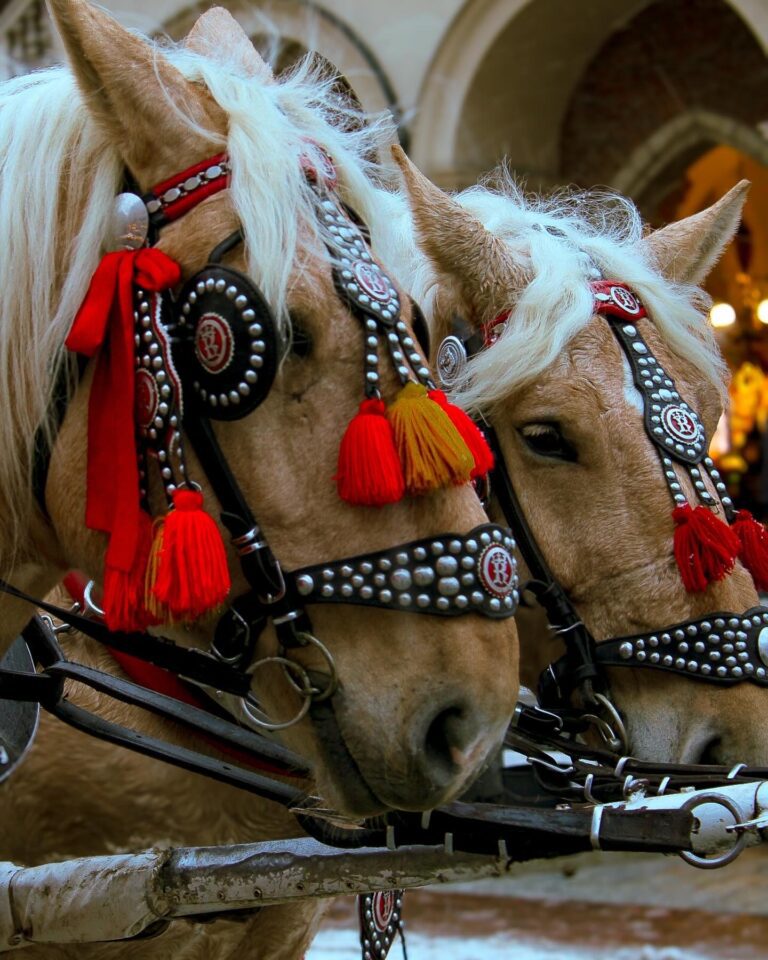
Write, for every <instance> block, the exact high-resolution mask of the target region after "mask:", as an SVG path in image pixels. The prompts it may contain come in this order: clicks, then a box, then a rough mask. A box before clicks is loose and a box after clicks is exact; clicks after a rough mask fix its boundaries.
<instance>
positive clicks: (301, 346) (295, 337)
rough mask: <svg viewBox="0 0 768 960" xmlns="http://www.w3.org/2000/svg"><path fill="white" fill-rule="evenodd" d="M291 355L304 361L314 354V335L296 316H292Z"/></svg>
mask: <svg viewBox="0 0 768 960" xmlns="http://www.w3.org/2000/svg"><path fill="white" fill-rule="evenodd" d="M291 353H292V354H293V355H294V356H296V357H300V358H301V359H302V360H303V359H304V358H305V357H308V356H309V355H310V353H312V335H311V334H310V333H308V332H307V329H306V327H304V326H302V323H301V320H300V318H299V317H297V316H296V315H295V314H291Z"/></svg>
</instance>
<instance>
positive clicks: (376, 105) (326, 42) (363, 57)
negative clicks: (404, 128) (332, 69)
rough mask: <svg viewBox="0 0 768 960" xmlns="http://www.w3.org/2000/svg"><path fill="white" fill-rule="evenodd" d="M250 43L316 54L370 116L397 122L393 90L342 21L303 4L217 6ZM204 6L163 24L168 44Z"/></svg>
mask: <svg viewBox="0 0 768 960" xmlns="http://www.w3.org/2000/svg"><path fill="white" fill-rule="evenodd" d="M220 2H221V4H222V6H225V7H226V8H227V9H228V10H229V11H230V13H231V14H232V15H233V16H234V17H236V18H237V20H238V21H239V22H240V24H242V26H243V29H244V30H245V31H246V32H247V33H248V35H249V36H251V37H259V38H260V39H263V38H264V37H265V35H274V36H279V37H280V40H281V42H282V44H283V45H285V44H294V45H296V46H299V47H301V48H303V49H305V50H317V52H318V53H321V54H322V55H323V56H324V57H325V58H326V59H327V60H329V61H330V62H331V63H332V64H334V65H335V66H336V67H337V68H338V69H339V71H340V72H341V73H342V74H343V75H344V76H345V77H346V78H347V80H348V81H349V83H350V85H351V86H352V88H353V89H354V91H355V92H356V94H357V96H358V97H359V98H360V102H361V103H362V105H363V109H364V110H366V111H367V112H370V113H379V112H381V111H384V110H387V111H389V112H390V113H392V114H393V115H394V116H395V119H396V121H399V120H400V111H399V107H398V104H397V98H396V95H395V93H394V88H393V87H392V84H391V82H390V80H389V78H388V77H387V75H386V73H385V71H384V69H383V67H382V66H381V63H380V62H379V60H378V58H377V57H376V55H375V54H374V53H373V51H372V50H371V49H370V48H369V47H368V45H367V44H366V43H365V42H364V41H363V39H362V38H361V37H359V36H358V35H357V34H356V33H355V31H354V30H353V29H352V28H351V27H350V26H349V24H347V23H346V22H345V21H344V20H342V19H341V18H340V17H338V16H337V15H336V14H334V13H332V12H330V11H329V10H327V9H325V8H324V7H322V6H320V5H319V4H317V3H314V2H307V0H280V2H266V3H263V4H260V5H259V6H258V7H257V6H256V5H255V4H254V3H251V2H249V0H220ZM209 6H210V0H198V2H196V3H193V4H192V5H190V6H187V7H185V8H184V9H183V10H181V11H180V12H178V13H176V14H175V15H174V16H172V17H171V18H169V19H168V20H166V22H165V23H164V25H163V29H164V31H165V32H166V33H167V34H168V35H169V36H171V37H172V38H174V39H179V38H181V37H183V36H184V35H185V34H186V33H187V32H188V31H189V29H190V28H191V26H192V24H193V23H194V22H195V20H196V19H197V17H199V16H200V14H201V13H203V12H204V11H205V10H206V9H207V8H208V7H209Z"/></svg>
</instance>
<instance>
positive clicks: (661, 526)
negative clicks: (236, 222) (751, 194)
mask: <svg viewBox="0 0 768 960" xmlns="http://www.w3.org/2000/svg"><path fill="white" fill-rule="evenodd" d="M396 159H398V162H399V163H400V165H401V167H402V169H403V171H404V173H405V177H406V184H407V186H406V189H405V190H404V191H401V192H399V193H394V194H391V195H390V197H389V202H390V204H391V211H392V212H391V215H390V217H389V218H388V219H387V220H385V221H384V222H383V226H384V229H383V231H382V233H380V234H379V235H375V234H374V241H375V242H376V244H377V245H378V246H377V249H379V250H380V251H381V252H382V255H384V256H386V258H387V260H388V262H390V263H393V264H395V265H396V268H397V269H399V271H400V276H401V278H403V282H404V284H405V286H406V288H407V289H408V290H409V291H410V292H411V294H412V295H413V296H414V297H416V298H418V299H419V300H420V302H421V303H422V304H423V306H424V309H425V313H426V318H427V322H428V325H429V328H430V333H431V337H432V344H433V348H432V352H433V362H435V363H437V364H438V366H439V364H440V362H441V361H442V362H443V363H444V366H445V371H444V372H445V373H446V380H448V379H451V385H452V396H453V397H454V399H456V401H457V402H458V403H459V404H461V405H462V406H464V408H465V409H466V410H468V411H470V412H471V413H473V414H474V415H475V416H476V417H478V418H479V419H480V420H483V419H484V420H485V422H486V424H489V425H490V426H491V427H492V428H493V430H494V431H495V433H496V436H497V441H498V448H497V458H498V461H499V463H497V467H499V466H500V467H501V468H502V470H503V472H504V473H506V476H507V478H508V480H509V481H510V485H511V487H512V488H513V490H512V496H513V497H515V498H516V499H517V501H518V509H519V513H520V515H521V516H522V517H523V518H524V520H525V522H526V523H527V525H528V527H529V528H530V532H531V540H532V542H533V543H534V544H535V546H536V548H537V551H538V558H539V563H538V564H537V565H538V566H539V567H542V565H543V569H544V570H545V571H546V570H547V568H548V572H546V576H547V577H548V578H550V579H548V580H547V582H548V583H549V584H550V587H549V588H548V589H547V590H546V591H543V593H544V596H543V597H542V601H543V602H546V601H547V600H549V602H550V603H551V606H550V609H551V610H552V608H553V607H554V608H555V609H553V612H552V615H551V616H550V618H549V621H550V622H549V623H547V622H546V618H545V617H544V616H543V615H542V611H541V609H540V608H538V607H535V605H534V608H533V609H530V610H527V609H524V608H523V607H521V609H520V610H519V612H518V616H517V622H518V628H519V630H520V639H521V679H522V682H523V683H524V684H525V685H526V686H529V687H531V688H532V689H536V685H537V681H538V680H539V678H540V677H541V680H542V687H541V689H543V690H548V691H549V693H550V695H551V694H552V692H553V688H554V694H555V695H554V696H551V703H552V705H557V706H560V707H562V706H564V705H565V706H566V707H568V706H572V707H580V709H581V710H582V712H584V711H586V712H588V713H591V714H595V713H596V712H597V713H599V712H600V711H601V710H602V708H604V707H605V708H607V709H608V711H609V715H608V716H606V715H603V717H602V719H604V720H606V721H607V722H608V723H609V726H611V728H612V729H611V730H609V731H608V735H607V737H606V739H608V740H609V741H610V743H611V746H612V748H613V749H616V750H617V752H618V751H622V752H631V754H632V755H633V756H637V757H639V758H645V759H653V760H656V761H667V762H680V763H690V762H695V761H703V762H717V763H722V764H728V765H732V764H735V763H737V762H747V763H765V762H766V760H768V747H766V741H765V737H764V736H763V730H762V728H763V724H761V723H760V722H759V718H760V717H761V716H764V715H765V713H766V709H767V707H768V701H766V697H765V693H764V692H763V691H762V690H761V686H762V685H764V681H765V677H766V669H765V668H766V665H767V663H766V656H768V651H766V649H765V643H764V641H765V639H766V637H768V634H765V633H763V632H762V631H763V629H764V627H765V626H766V623H767V622H768V618H766V617H765V613H766V611H765V609H764V608H761V607H760V606H759V598H758V594H757V592H756V587H755V582H754V581H753V577H752V575H751V572H752V573H755V576H756V579H757V580H758V582H760V581H761V577H762V581H763V583H764V572H763V573H761V571H760V564H761V557H762V558H764V554H761V551H762V550H763V548H764V546H765V535H764V532H763V530H762V527H760V526H758V525H757V524H756V522H755V521H754V520H753V519H752V518H751V517H749V515H747V514H745V513H744V512H738V513H737V512H736V510H735V507H734V505H733V504H732V503H731V501H730V498H729V497H728V496H727V491H726V488H725V485H724V484H723V482H722V478H721V477H720V476H719V474H718V473H717V470H716V469H715V467H714V464H713V462H712V461H711V460H710V459H709V458H708V457H707V456H706V453H707V451H706V437H712V435H713V432H714V430H715V427H716V425H717V423H718V420H719V418H720V415H721V413H722V410H723V407H724V403H725V401H726V399H727V393H726V382H727V376H726V374H727V369H726V367H725V364H724V361H723V359H722V357H721V355H720V352H719V349H718V347H717V344H716V342H715V338H714V335H713V331H712V329H711V328H710V326H709V324H708V322H707V308H708V298H707V297H706V295H705V293H704V292H703V291H702V289H701V287H700V285H701V283H702V282H703V280H704V278H705V277H706V275H707V272H708V271H709V269H710V268H711V267H712V265H713V264H714V263H715V261H716V260H717V258H718V257H719V255H720V254H721V253H722V251H723V249H724V248H725V246H726V245H727V243H728V242H729V241H730V239H731V238H732V236H733V235H734V232H735V230H736V227H737V225H738V222H739V218H740V212H741V208H742V204H743V201H744V197H745V194H746V190H747V188H748V184H747V183H746V182H741V183H740V184H738V185H737V186H735V187H734V188H733V189H732V190H731V191H730V192H729V193H727V194H726V195H725V196H724V197H723V198H722V199H720V200H719V201H718V202H716V203H715V204H714V205H712V206H711V207H710V208H708V209H707V210H704V211H703V212H701V213H698V214H696V215H694V216H691V217H688V218H687V219H684V220H681V221H679V222H676V223H671V224H669V225H667V226H665V227H663V228H660V229H657V230H653V231H651V230H649V229H647V228H646V227H645V226H644V225H643V223H642V221H641V217H640V215H639V213H638V211H637V209H636V208H635V206H634V205H633V204H632V202H631V201H630V200H628V199H626V198H624V197H622V196H618V195H615V194H611V193H603V192H599V191H592V192H586V193H568V192H560V193H555V194H553V195H552V196H550V197H543V196H526V195H525V194H524V192H523V190H522V189H521V188H520V187H519V186H517V185H516V184H515V182H514V179H513V177H512V176H511V175H510V174H509V172H508V171H506V170H504V169H502V170H501V171H500V174H499V177H498V178H497V181H496V183H490V184H488V183H487V184H486V185H477V186H473V187H470V188H469V189H467V190H465V191H463V192H462V193H460V194H458V195H456V196H454V197H449V196H448V195H447V194H445V193H444V192H442V191H441V190H439V189H437V188H436V187H435V186H434V185H433V184H432V183H430V182H429V181H428V180H427V179H426V178H425V177H424V176H423V175H422V174H421V173H420V172H419V171H418V170H417V169H416V167H415V166H413V164H411V163H410V161H409V160H408V159H407V158H406V157H405V156H404V155H402V154H398V155H397V157H396ZM415 238H418V244H419V248H420V249H421V250H424V251H426V256H424V255H421V254H419V252H418V249H417V246H416V240H415ZM614 297H615V298H616V300H615V301H614V299H613V298H614ZM606 307H607V308H610V309H609V310H608V315H606ZM625 308H628V310H627V309H625ZM635 311H636V312H635ZM457 317H460V318H462V320H461V322H460V323H459V324H458V327H457V326H456V324H457ZM464 325H466V326H468V328H469V329H468V330H467V329H465V326H464ZM457 331H458V340H456V339H454V340H453V341H451V339H450V338H451V335H452V334H455V333H457ZM632 337H634V338H635V339H634V340H632ZM446 338H448V339H446ZM471 338H474V340H475V341H478V340H479V341H480V343H479V346H478V345H477V344H476V345H475V347H474V351H470V352H473V353H474V355H473V356H472V357H471V358H470V359H469V361H468V362H466V363H465V361H466V359H467V358H466V354H464V353H462V351H463V346H462V342H466V341H467V340H468V341H469V342H470V343H471V342H472V339H471ZM441 344H443V345H444V348H445V350H446V352H445V353H444V355H443V356H442V357H438V350H439V347H440V345H441ZM457 344H458V347H459V348H460V349H459V352H458V354H456V352H455V350H456V347H457ZM648 358H650V359H648ZM649 363H650V364H653V363H655V364H657V367H655V368H654V369H652V370H651V369H650V368H649V367H647V366H645V367H644V366H639V365H638V364H649ZM650 374H653V376H652V377H650V379H648V377H649V376H650ZM654 377H655V378H656V379H654ZM659 389H661V394H660V393H659V392H658V391H659ZM667 413H669V414H670V415H672V416H673V417H680V418H681V419H680V423H679V424H678V426H682V427H684V428H685V430H687V429H688V428H691V432H690V433H689V434H686V436H683V435H682V434H680V435H678V436H675V435H674V431H675V430H676V429H677V427H676V426H675V424H674V423H672V425H671V430H672V433H670V432H669V430H668V429H667V427H668V426H669V424H667V423H666V422H664V417H665V416H666V415H667ZM654 418H655V419H654ZM678 433H679V430H678ZM692 440H693V441H695V442H696V444H697V447H696V449H695V450H694V449H693V448H689V447H687V445H688V444H690V443H691V442H692ZM678 441H680V442H678ZM660 444H661V445H662V446H664V444H666V446H665V448H664V449H660ZM501 479H502V480H503V477H502V478H501ZM500 486H502V487H503V486H504V483H503V482H502V483H501V484H500ZM501 493H502V490H500V489H499V487H498V486H497V487H496V488H495V491H494V490H492V500H491V506H490V514H491V516H495V517H497V518H498V517H499V516H500V515H501V508H500V500H499V497H500V495H501ZM697 497H698V498H699V499H700V500H701V504H700V507H697V508H696V509H695V510H694V509H693V508H692V507H691V505H690V502H689V500H691V499H692V500H693V501H694V502H695V501H696V498H697ZM506 501H507V506H509V503H510V492H509V489H507V493H506ZM671 508H674V518H675V519H674V520H673V519H672V516H671ZM699 510H702V511H704V512H705V513H706V514H708V515H709V516H704V515H703V514H700V513H699ZM694 514H695V515H696V517H695V519H696V520H697V521H698V519H699V518H702V519H703V520H704V521H705V522H707V523H708V522H709V521H710V520H714V521H715V526H714V530H715V534H714V539H715V540H716V541H717V544H716V545H715V546H716V549H719V546H718V545H722V547H723V551H724V553H725V555H724V557H723V561H722V564H721V566H720V567H719V568H718V569H715V570H714V572H713V575H712V576H711V577H709V578H707V577H704V579H703V581H701V582H695V581H696V579H697V577H699V575H700V574H701V569H700V568H699V567H696V566H695V563H699V561H700V560H701V556H700V555H699V554H697V553H696V549H697V548H696V545H695V543H692V542H689V541H686V540H685V539H680V538H681V537H682V536H683V535H684V534H686V533H687V531H686V530H685V529H684V525H685V523H686V522H687V521H689V520H691V519H692V518H693V516H694ZM726 519H727V520H728V521H732V522H733V525H732V526H731V527H729V526H727V525H726V523H725V522H721V521H723V520H726ZM742 523H743V524H744V525H745V528H742V529H746V530H747V531H748V535H747V536H743V535H742V538H741V539H742V540H743V541H744V543H745V544H746V546H745V545H744V544H742V542H741V540H739V539H738V538H737V541H736V543H735V544H734V541H733V536H734V532H735V531H737V530H738V529H739V528H740V527H741V524H742ZM512 526H513V528H515V525H514V524H512ZM678 528H683V529H678ZM749 533H751V534H752V535H753V543H755V544H756V546H757V552H758V556H757V558H756V559H755V557H750V558H749V560H747V559H746V557H747V554H748V552H749V549H750V547H749V542H750V537H749ZM520 542H521V536H520V534H519V531H518V546H520ZM739 553H740V556H737V554H739ZM527 559H530V554H529V555H528V557H527ZM710 559H711V558H710ZM704 560H706V561H707V562H709V561H708V560H707V558H706V556H705V557H704ZM715 566H716V564H715ZM747 567H749V569H748V568H747ZM702 569H703V568H702ZM539 573H540V571H536V575H537V576H538V575H539ZM527 577H528V571H527V572H526V574H525V575H524V576H523V580H524V581H525V580H526V578H527ZM686 578H687V580H688V582H684V581H685V580H686ZM534 579H535V577H534ZM539 579H540V577H539ZM558 585H559V586H558ZM539 586H542V584H540V585H539ZM555 590H557V594H556V596H555V593H554V591H555ZM540 595H541V594H540ZM745 612H746V615H745ZM584 626H586V628H587V630H588V633H589V636H587V637H584V635H583V633H581V636H582V640H583V644H582V647H583V649H586V646H585V645H586V644H591V645H592V650H591V651H590V652H588V653H587V654H586V655H584V653H583V652H582V653H579V652H578V651H575V650H574V649H573V647H570V648H569V647H568V646H567V645H566V644H565V643H564V641H567V640H568V636H569V633H572V634H574V635H575V634H576V633H579V632H581V631H583V628H584ZM590 638H591V639H590ZM622 638H623V639H622ZM595 644H596V645H595ZM566 651H569V652H568V653H567V655H566V657H565V659H563V655H564V654H565V653H566ZM553 664H554V666H553V667H552V668H551V669H549V668H550V665H553ZM595 664H597V665H598V670H595V669H594V667H595ZM649 667H650V668H655V669H648V668H649ZM578 670H582V671H586V672H584V673H582V676H586V677H587V678H588V679H589V681H590V682H592V683H594V682H595V681H596V680H597V681H598V682H599V679H600V677H599V675H602V677H603V678H605V677H607V688H604V689H606V690H607V689H609V690H610V697H611V700H612V704H613V707H614V708H613V709H611V704H610V703H608V702H607V701H606V700H605V699H603V700H601V701H600V706H598V707H597V710H596V709H595V705H594V698H592V702H591V703H585V699H586V697H584V696H583V697H582V698H581V699H579V690H578V689H576V687H577V686H578V683H577V681H576V679H574V674H575V673H576V671H578ZM568 673H570V676H568ZM603 682H605V681H603ZM572 695H573V696H572ZM603 697H605V693H604V694H603ZM617 711H618V713H617ZM622 721H623V723H624V725H625V727H626V731H625V733H624V735H623V736H616V735H615V734H616V731H617V730H620V725H621V722H622ZM604 729H605V728H604ZM598 743H600V741H599V740H598Z"/></svg>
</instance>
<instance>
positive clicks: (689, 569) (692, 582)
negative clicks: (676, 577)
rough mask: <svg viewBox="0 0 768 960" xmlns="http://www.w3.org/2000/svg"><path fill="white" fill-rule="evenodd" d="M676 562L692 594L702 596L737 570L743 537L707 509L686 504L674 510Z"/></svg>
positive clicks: (687, 588)
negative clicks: (740, 538)
mask: <svg viewBox="0 0 768 960" xmlns="http://www.w3.org/2000/svg"><path fill="white" fill-rule="evenodd" d="M672 519H673V520H674V521H675V524H676V527H675V542H674V551H675V560H676V561H677V566H678V569H679V570H680V576H681V577H682V580H683V585H684V586H685V589H686V590H687V591H688V592H689V593H700V592H701V591H702V590H706V589H707V587H708V586H709V584H710V583H714V582H715V581H716V580H722V579H723V577H725V576H726V575H727V574H729V573H730V572H731V570H733V565H734V563H735V562H736V557H737V556H738V553H739V547H740V543H739V538H738V537H737V536H736V534H735V533H734V532H733V530H732V529H731V528H730V527H729V526H728V525H727V524H725V523H723V521H722V520H720V519H719V518H718V517H716V516H715V514H714V513H712V511H711V510H709V509H708V508H707V507H702V506H698V507H696V508H695V509H691V506H690V504H688V503H686V504H684V505H683V506H681V507H675V509H674V510H673V511H672Z"/></svg>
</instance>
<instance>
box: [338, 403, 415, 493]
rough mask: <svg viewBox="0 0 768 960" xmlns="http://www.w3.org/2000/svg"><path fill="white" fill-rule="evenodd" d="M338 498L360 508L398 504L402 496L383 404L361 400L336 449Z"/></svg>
mask: <svg viewBox="0 0 768 960" xmlns="http://www.w3.org/2000/svg"><path fill="white" fill-rule="evenodd" d="M335 479H336V483H337V485H338V490H339V496H340V497H341V499H342V500H346V501H347V503H353V504H355V505H356V506H361V507H383V506H385V505H386V504H388V503H397V501H398V500H402V498H403V495H404V493H405V480H404V479H403V468H402V466H401V464H400V458H399V457H398V455H397V449H396V447H395V438H394V434H393V432H392V426H391V424H390V422H389V420H387V413H386V408H385V406H384V402H383V401H382V400H379V399H376V398H371V399H367V400H363V402H362V403H361V404H360V409H359V410H358V412H357V413H356V414H355V416H354V417H353V418H352V420H350V422H349V426H348V427H347V429H346V431H345V433H344V436H343V437H342V440H341V446H340V447H339V461H338V468H337V471H336V477H335Z"/></svg>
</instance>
